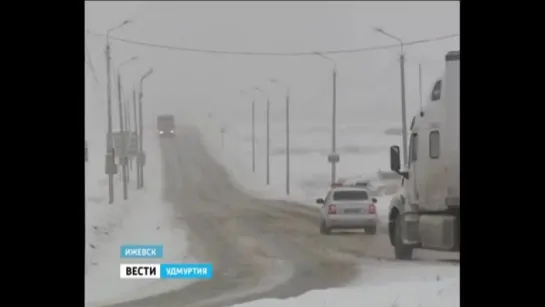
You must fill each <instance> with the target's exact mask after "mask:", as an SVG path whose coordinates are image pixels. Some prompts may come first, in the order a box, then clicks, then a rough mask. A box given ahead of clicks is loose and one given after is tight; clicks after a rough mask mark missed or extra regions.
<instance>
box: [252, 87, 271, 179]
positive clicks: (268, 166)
mask: <svg viewBox="0 0 545 307" xmlns="http://www.w3.org/2000/svg"><path fill="white" fill-rule="evenodd" d="M253 89H254V90H256V91H258V92H260V93H262V94H264V95H265V96H266V97H267V115H266V116H267V119H266V126H267V127H266V130H267V140H266V142H267V158H266V174H265V183H266V184H267V185H269V184H270V178H271V177H270V164H271V155H270V153H271V150H270V149H271V147H270V143H271V138H270V127H271V125H270V106H271V100H270V97H269V94H268V93H266V92H265V91H263V90H262V89H260V88H259V87H254V88H253Z"/></svg>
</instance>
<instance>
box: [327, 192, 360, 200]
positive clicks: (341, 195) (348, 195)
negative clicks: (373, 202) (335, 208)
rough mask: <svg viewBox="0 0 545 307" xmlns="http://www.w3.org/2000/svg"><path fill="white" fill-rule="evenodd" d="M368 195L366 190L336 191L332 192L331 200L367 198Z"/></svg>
mask: <svg viewBox="0 0 545 307" xmlns="http://www.w3.org/2000/svg"><path fill="white" fill-rule="evenodd" d="M367 199H369V195H367V191H337V192H335V193H333V200H337V201H343V200H367Z"/></svg>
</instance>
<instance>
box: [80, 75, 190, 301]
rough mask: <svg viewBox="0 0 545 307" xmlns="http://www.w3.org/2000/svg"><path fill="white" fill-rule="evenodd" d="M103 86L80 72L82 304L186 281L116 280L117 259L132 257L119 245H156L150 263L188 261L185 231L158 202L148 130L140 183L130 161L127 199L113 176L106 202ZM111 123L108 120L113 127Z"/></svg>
mask: <svg viewBox="0 0 545 307" xmlns="http://www.w3.org/2000/svg"><path fill="white" fill-rule="evenodd" d="M86 69H87V67H86ZM103 87H104V86H102V85H101V84H100V83H99V80H96V79H94V78H93V76H92V74H89V75H87V76H86V91H85V94H86V97H85V124H86V129H85V139H86V140H87V143H88V148H89V161H88V162H87V163H85V176H86V177H85V229H86V231H85V243H86V249H85V272H86V274H85V305H86V306H101V305H107V304H111V303H113V302H119V301H127V300H132V299H136V298H140V297H145V296H149V295H153V294H157V293H161V292H166V291H170V290H172V289H176V288H181V287H183V286H185V285H187V284H188V282H187V281H183V280H180V281H174V282H173V281H166V282H165V281H163V280H125V279H123V280H122V279H120V276H119V264H120V263H121V262H124V263H126V262H134V261H131V260H121V258H120V246H121V245H125V244H143V245H149V244H162V245H163V247H164V257H163V259H157V261H156V262H188V261H191V259H190V257H189V256H188V254H189V252H188V250H187V244H186V243H187V241H186V236H185V233H184V231H183V230H182V229H181V228H179V224H176V225H177V226H175V225H174V224H173V222H174V220H173V218H174V215H173V208H172V205H171V204H169V203H165V202H164V201H163V197H162V182H161V179H162V175H161V155H160V152H159V144H158V141H157V137H156V135H155V134H154V131H151V132H150V133H148V134H146V132H144V142H145V150H146V153H147V159H146V160H147V161H146V166H145V178H146V181H145V188H144V189H142V190H137V189H136V169H135V165H134V164H133V168H132V169H131V170H130V173H129V178H130V181H129V185H128V199H127V200H123V189H122V181H121V180H120V178H119V176H118V175H116V176H115V177H114V189H115V190H114V203H113V204H109V200H108V176H107V175H106V174H104V155H105V152H106V148H105V146H106V140H105V135H106V130H105V127H106V125H105V123H106V121H105V117H106V116H105V115H106V114H105V111H104V110H105V109H106V107H105V105H106V104H105V102H104V99H103V98H102V97H104V95H103ZM114 111H115V110H114ZM115 115H116V114H115V112H114V118H117V116H115ZM117 125H118V123H116V122H115V121H114V127H117ZM146 262H148V261H146ZM149 262H153V261H149Z"/></svg>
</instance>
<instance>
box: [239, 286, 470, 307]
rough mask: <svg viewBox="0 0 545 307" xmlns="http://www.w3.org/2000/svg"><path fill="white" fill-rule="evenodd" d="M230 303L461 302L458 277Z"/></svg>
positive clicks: (451, 305)
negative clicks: (279, 298)
mask: <svg viewBox="0 0 545 307" xmlns="http://www.w3.org/2000/svg"><path fill="white" fill-rule="evenodd" d="M233 306H237V307H291V306H293V307H305V306H309V307H310V306H312V307H315V306H325V307H329V306H331V307H337V306H343V307H361V306H369V307H458V306H460V280H459V279H449V280H442V281H437V282H434V283H430V282H412V283H390V284H388V285H380V286H379V285H377V286H362V287H348V288H337V289H327V290H314V291H309V292H307V293H305V294H303V295H301V296H299V297H295V298H289V299H285V300H278V299H264V300H257V301H253V302H249V303H244V304H238V305H233Z"/></svg>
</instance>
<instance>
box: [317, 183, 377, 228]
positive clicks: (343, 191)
mask: <svg viewBox="0 0 545 307" xmlns="http://www.w3.org/2000/svg"><path fill="white" fill-rule="evenodd" d="M316 203H318V204H320V205H321V208H320V215H321V219H320V233H322V234H330V233H331V231H332V230H333V229H364V230H365V232H366V233H368V234H375V233H376V232H377V224H378V216H377V208H376V205H375V204H376V203H377V199H376V198H370V196H369V191H368V189H366V188H365V187H358V186H336V187H332V189H331V190H330V191H329V193H327V196H326V198H325V199H323V198H319V199H317V200H316Z"/></svg>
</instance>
